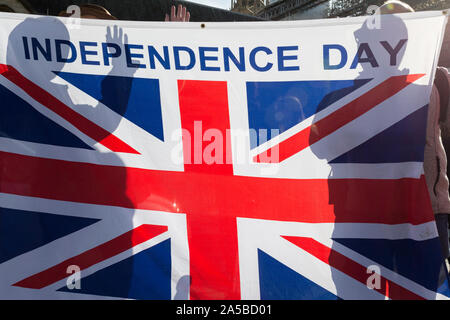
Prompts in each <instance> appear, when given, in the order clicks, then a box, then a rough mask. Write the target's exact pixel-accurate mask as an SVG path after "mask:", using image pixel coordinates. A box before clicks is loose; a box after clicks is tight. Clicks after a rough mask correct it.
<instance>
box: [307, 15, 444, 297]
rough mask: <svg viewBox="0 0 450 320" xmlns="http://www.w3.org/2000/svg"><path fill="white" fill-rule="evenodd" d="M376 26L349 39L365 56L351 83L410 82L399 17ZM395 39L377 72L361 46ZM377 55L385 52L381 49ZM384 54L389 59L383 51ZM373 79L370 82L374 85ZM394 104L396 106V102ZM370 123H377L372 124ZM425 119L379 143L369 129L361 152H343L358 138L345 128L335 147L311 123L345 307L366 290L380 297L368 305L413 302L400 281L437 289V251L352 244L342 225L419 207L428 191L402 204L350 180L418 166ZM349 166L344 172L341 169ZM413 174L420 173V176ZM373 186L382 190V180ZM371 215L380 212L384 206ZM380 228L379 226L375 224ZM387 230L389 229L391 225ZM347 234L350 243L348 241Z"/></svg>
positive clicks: (367, 182)
mask: <svg viewBox="0 0 450 320" xmlns="http://www.w3.org/2000/svg"><path fill="white" fill-rule="evenodd" d="M376 18H377V19H379V20H378V23H379V24H378V25H377V26H376V27H373V25H372V23H373V22H374V20H373V19H374V17H369V18H368V19H367V20H366V21H365V23H364V24H363V25H362V26H361V28H360V29H358V30H357V31H356V32H355V33H354V36H355V41H356V43H357V44H358V47H359V48H361V47H362V46H365V48H366V50H363V51H364V52H363V51H361V52H360V53H361V54H360V55H359V59H358V60H359V62H358V64H357V66H360V67H361V68H362V70H361V71H360V73H359V75H358V77H357V78H356V79H355V81H358V80H363V81H369V83H370V81H377V80H376V79H383V74H385V75H386V76H385V77H384V79H387V78H389V77H391V76H396V75H407V74H409V70H408V69H402V70H400V69H399V65H400V63H401V61H402V59H403V56H404V53H405V50H406V47H407V45H408V44H407V39H408V30H407V28H406V25H405V23H404V22H403V20H402V19H401V18H400V17H398V16H394V15H378V16H377V17H376ZM393 34H394V35H395V40H390V41H388V42H389V44H390V46H391V49H394V47H395V45H396V44H397V43H400V41H402V39H406V41H405V42H404V45H403V47H402V48H401V49H400V51H398V53H397V54H396V55H395V57H396V59H394V60H391V61H389V60H390V59H388V60H387V61H388V62H390V64H389V65H380V63H381V61H377V60H376V55H375V54H374V56H373V57H372V56H371V54H372V53H373V52H372V51H368V50H369V48H370V47H369V48H368V47H367V45H366V44H370V45H373V46H375V45H378V46H380V45H381V42H380V41H386V40H387V39H392V35H393ZM388 35H389V36H388ZM381 49H382V50H383V48H381ZM372 50H373V48H372ZM381 52H383V51H381ZM384 53H385V54H388V53H387V50H386V51H384ZM374 58H375V59H374ZM374 78H376V79H375V80H373V79H374ZM371 79H372V80H371ZM405 81H406V80H405ZM411 86H413V87H414V86H416V87H417V86H419V85H418V84H415V83H412V84H409V85H408V88H411ZM405 87H406V86H405ZM416 92H423V90H422V89H421V88H418V90H417V91H416ZM391 99H392V98H391ZM393 99H395V97H394V98H393ZM391 101H392V100H391ZM398 101H399V102H401V100H398ZM399 107H400V105H399ZM420 107H422V106H420ZM356 108H364V105H362V104H360V105H358V106H357V107H356ZM376 108H377V106H376V107H375V109H376ZM369 112H370V111H369ZM373 119H374V121H375V117H374V118H373ZM426 119H427V106H423V107H422V108H419V109H418V110H417V111H415V112H413V114H411V115H410V116H407V117H406V118H405V119H403V120H401V121H406V122H404V123H403V124H402V126H401V127H398V128H397V129H395V126H393V127H392V129H390V128H388V129H386V130H385V131H386V132H388V131H390V134H391V133H392V135H390V136H389V138H386V137H387V136H383V132H384V131H382V132H381V133H379V134H378V133H377V132H376V131H374V130H376V129H374V128H373V127H371V126H368V127H366V128H365V130H366V132H371V131H373V135H370V137H372V138H369V140H367V141H360V142H358V143H359V145H358V146H356V147H350V146H346V145H347V144H349V143H351V141H355V137H357V136H355V135H358V134H359V135H360V134H362V133H363V132H361V131H357V130H354V129H352V128H351V126H347V127H345V126H344V127H341V128H340V129H339V131H340V132H339V133H338V134H339V141H336V140H333V139H327V136H328V133H324V130H327V129H329V128H325V127H321V126H320V124H319V125H318V124H317V122H316V121H317V120H314V121H313V125H312V126H311V127H312V129H311V133H310V137H309V140H310V146H311V147H310V148H311V150H312V152H313V153H314V154H315V156H317V157H318V158H319V159H326V160H327V162H328V164H329V166H330V174H329V178H328V192H329V204H331V205H333V207H334V215H335V224H334V229H333V233H332V239H333V245H332V247H331V251H330V255H329V257H328V263H329V265H330V266H331V276H332V279H333V282H334V285H335V287H336V293H337V296H338V297H339V298H344V299H345V298H349V297H350V298H351V299H359V298H358V297H361V298H362V297H366V296H367V294H370V292H366V290H369V291H374V290H376V291H378V292H379V293H381V295H372V297H373V299H384V295H386V296H388V297H390V298H392V299H399V298H400V299H408V298H411V297H414V296H413V295H411V296H409V294H410V293H405V291H404V289H402V288H401V287H398V286H397V285H396V283H397V284H398V283H399V282H400V283H401V282H402V281H400V280H399V279H400V277H399V275H398V274H400V275H401V276H403V277H406V278H409V279H412V280H413V281H416V282H419V283H420V284H421V285H423V286H425V287H427V289H430V290H434V291H436V289H437V286H438V275H439V268H440V265H441V264H440V262H439V261H438V260H436V259H434V258H433V257H436V258H437V259H438V257H439V256H440V252H439V247H438V246H437V245H436V243H435V242H433V243H431V244H430V243H429V241H422V242H420V241H414V240H409V239H406V238H405V239H399V240H387V239H388V238H389V237H393V238H396V237H397V235H396V234H394V232H391V233H389V234H383V235H382V234H380V238H379V239H371V238H367V239H365V235H363V234H362V235H361V237H360V238H361V239H355V237H354V234H353V235H350V234H349V233H350V232H351V231H352V230H353V231H354V230H355V229H356V228H358V226H357V225H354V226H353V227H351V225H348V224H346V223H352V222H355V220H356V221H360V222H364V220H365V219H366V216H372V217H376V216H377V214H378V213H377V212H375V209H374V208H373V205H371V204H375V203H376V204H382V203H396V202H400V201H401V202H403V203H411V204H412V206H413V203H414V202H415V201H417V200H416V199H423V196H422V195H423V192H425V190H426V189H421V188H419V189H420V190H415V191H413V190H410V191H409V193H408V194H402V195H401V197H400V198H393V197H392V194H391V193H390V192H391V191H390V190H380V188H379V187H376V186H375V184H376V183H377V180H372V179H357V178H356V179H352V178H348V177H352V176H356V177H358V175H359V173H358V171H357V170H359V169H358V168H359V164H366V163H367V164H375V163H377V162H379V163H390V162H410V161H423V152H424V149H423V147H424V145H425V130H426ZM399 128H400V129H399ZM392 130H393V131H392ZM322 139H323V140H322ZM346 148H347V149H346ZM347 163H348V165H345V164H347ZM351 164H354V166H353V167H350V165H351ZM365 170H367V169H365ZM416 170H420V168H419V169H416ZM366 174H367V172H366ZM420 175H421V172H419V171H418V172H417V176H420ZM346 177H347V178H346ZM379 181H381V182H382V180H379ZM397 181H400V180H397ZM382 183H383V182H382ZM396 186H398V184H396ZM417 205H418V206H419V207H420V206H422V207H423V205H426V204H423V203H418V204H417ZM377 207H379V208H381V207H382V206H377ZM393 207H396V206H393ZM403 207H404V206H403ZM381 210H383V209H381ZM417 212H418V210H417V209H416V210H414V208H412V209H410V210H409V211H408V212H396V211H393V212H387V211H386V212H381V211H380V212H379V216H380V217H381V216H384V217H395V216H398V215H400V214H402V215H403V216H404V217H408V219H409V220H408V221H413V216H412V215H414V214H415V213H417ZM419 214H420V213H419ZM369 220H370V219H369ZM380 220H382V219H381V218H380ZM386 223H387V224H389V222H386ZM367 226H371V227H374V228H379V227H380V224H368V225H367ZM352 233H353V232H352ZM347 234H348V236H346V235H347ZM434 240H435V239H433V240H430V241H434ZM424 245H428V247H427V249H426V250H425V249H424V247H423V246H424ZM349 248H350V249H351V250H353V252H355V251H356V252H357V253H358V254H360V255H362V256H365V257H369V259H371V260H372V261H373V262H374V265H375V267H376V268H375V269H374V270H378V268H379V267H382V268H381V270H382V271H381V277H378V278H375V277H377V275H375V277H371V276H373V275H374V273H373V271H371V270H372V269H370V268H366V267H363V266H362V265H358V264H357V263H355V262H354V261H352V260H351V259H349V258H348V257H347V256H345V255H344V254H343V252H345V250H348V249H349ZM344 249H345V250H344ZM433 250H434V251H433ZM430 257H431V258H430ZM433 259H434V260H433ZM435 260H436V261H435ZM383 268H386V269H389V270H392V271H393V272H394V273H395V274H394V275H393V276H392V275H390V276H389V277H387V276H386V274H385V273H384V271H383V270H386V269H383ZM397 273H398V274H397ZM348 277H350V278H352V277H353V278H356V279H357V280H358V281H360V282H364V281H366V283H365V284H366V286H367V288H365V287H364V286H351V285H350V284H351V282H349V278H348ZM386 278H390V279H392V280H393V281H387V280H386ZM420 278H422V279H420ZM398 281H399V282H398ZM377 286H378V287H377ZM358 290H362V292H360V294H359V293H358ZM406 291H407V290H406Z"/></svg>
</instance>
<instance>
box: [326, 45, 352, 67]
mask: <svg viewBox="0 0 450 320" xmlns="http://www.w3.org/2000/svg"><path fill="white" fill-rule="evenodd" d="M331 49H333V50H338V51H339V52H340V54H341V61H340V62H339V63H338V64H333V65H331V64H330V50H331ZM347 57H348V56H347V50H345V48H344V47H343V46H341V45H339V44H324V45H323V68H324V69H325V70H337V69H341V68H343V67H344V66H345V64H346V63H347Z"/></svg>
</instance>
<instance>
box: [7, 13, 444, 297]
mask: <svg viewBox="0 0 450 320" xmlns="http://www.w3.org/2000/svg"><path fill="white" fill-rule="evenodd" d="M445 24H446V16H445V15H443V14H442V13H441V12H428V13H414V14H402V15H386V16H373V17H368V18H367V17H361V18H349V19H339V20H334V19H332V20H314V21H295V22H260V23H254V22H253V23H211V24H206V25H204V24H203V25H201V24H200V23H195V22H192V23H162V22H161V23H156V22H145V23H143V22H126V21H114V22H111V21H97V20H82V21H80V20H74V19H70V18H54V17H43V16H27V15H19V14H6V13H5V14H1V15H0V38H1V39H2V41H1V42H0V298H2V299H116V298H118V299H121V298H131V299H447V298H448V297H449V294H450V291H449V289H448V279H447V278H446V273H445V265H444V264H443V258H442V256H441V250H440V247H439V245H440V244H439V240H438V237H437V230H436V226H435V221H434V216H433V212H432V211H431V205H430V201H429V197H428V194H427V188H426V185H425V179H424V176H423V153H424V145H425V130H426V121H427V110H428V105H429V104H430V95H431V92H432V91H431V90H432V83H433V78H434V70H435V68H436V61H437V59H436V57H438V54H439V49H440V45H441V40H442V39H441V38H442V30H443V28H444V27H445ZM423 30H427V32H423Z"/></svg>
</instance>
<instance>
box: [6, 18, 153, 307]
mask: <svg viewBox="0 0 450 320" xmlns="http://www.w3.org/2000/svg"><path fill="white" fill-rule="evenodd" d="M23 37H26V38H27V39H28V46H29V47H28V49H29V51H28V53H29V56H28V57H26V54H25V52H24V40H23V39H24V38H23ZM31 38H35V39H36V40H33V41H38V42H39V46H40V48H38V46H37V45H36V43H35V44H34V47H31V41H32V40H31ZM46 39H49V40H46ZM55 39H58V40H61V41H65V42H66V43H67V42H68V41H69V40H70V36H69V32H68V30H67V28H66V25H64V24H63V23H62V22H61V21H60V20H59V19H57V18H54V17H38V18H26V19H25V20H24V21H23V22H22V23H20V24H19V25H17V26H16V27H15V28H14V30H13V31H12V32H11V33H10V35H9V38H8V49H7V57H6V64H7V65H8V66H11V67H13V68H15V69H16V70H17V71H18V72H19V73H20V74H22V75H23V76H24V77H25V78H28V79H30V80H31V81H32V82H33V83H35V84H36V85H38V86H39V87H41V88H42V89H43V90H45V92H47V93H48V94H49V95H52V96H54V97H55V98H56V99H58V100H59V101H60V102H62V103H64V104H65V105H66V106H67V107H68V108H70V109H73V110H76V111H77V112H80V113H81V114H82V115H83V116H84V117H86V118H87V119H102V120H103V122H102V123H106V124H107V126H106V131H102V132H104V134H103V135H97V136H96V137H95V138H96V139H95V141H93V140H92V139H91V138H87V137H86V136H85V135H84V134H79V133H77V130H72V131H70V132H69V131H67V130H66V129H64V128H63V126H66V125H67V122H66V121H62V123H65V125H60V124H59V123H61V122H60V121H58V123H56V122H55V121H53V120H51V119H54V117H55V114H54V113H53V112H51V111H49V110H48V109H47V108H49V109H51V107H52V106H51V105H49V104H52V101H54V100H52V99H50V100H47V101H44V102H42V103H41V104H42V105H43V106H44V108H43V109H41V108H36V109H34V108H33V107H32V106H31V105H28V104H27V103H25V102H21V98H19V97H16V98H15V100H14V104H8V103H3V105H2V107H1V112H0V136H2V137H6V138H11V139H15V140H14V141H15V144H16V147H17V148H18V149H19V150H20V149H21V148H22V149H23V150H26V149H27V148H28V147H27V145H26V144H25V143H24V144H21V143H20V141H27V142H30V141H31V142H37V143H43V144H45V145H55V146H59V147H62V149H55V150H60V151H59V153H64V147H70V149H69V150H70V152H74V149H73V148H79V149H80V152H82V153H85V152H88V153H91V156H90V158H92V159H95V158H97V157H98V156H99V155H100V153H97V152H98V151H95V149H96V147H95V144H96V143H98V142H102V141H104V140H105V139H107V138H108V136H109V135H110V134H113V133H114V131H115V130H116V128H117V127H118V125H119V123H120V121H121V119H122V118H121V117H120V116H123V114H125V112H126V110H127V106H128V99H129V96H130V92H131V87H132V81H133V78H132V77H133V74H134V72H135V71H136V70H135V69H133V68H127V67H126V66H124V63H125V62H122V61H119V60H118V59H117V60H115V59H112V69H111V71H110V73H109V75H107V76H105V77H104V79H103V81H102V83H101V87H102V89H101V93H102V98H101V99H100V100H99V102H100V103H99V104H98V105H88V104H86V105H80V104H77V102H78V101H79V100H75V99H74V100H73V99H72V96H71V94H70V93H69V90H68V89H69V87H68V86H67V85H65V84H62V83H61V79H60V78H59V77H58V76H57V74H58V73H59V72H61V71H62V70H63V68H64V65H65V64H64V63H61V62H57V61H56V59H55V56H52V57H51V61H47V58H46V54H48V49H49V48H51V50H52V52H51V55H54V54H55V51H54V48H53V45H54V43H52V41H54V40H55ZM46 41H50V42H46ZM106 42H113V43H116V44H117V45H119V46H123V45H124V43H126V42H127V36H126V35H125V34H123V32H122V30H121V29H120V28H118V27H117V26H115V27H113V28H111V27H107V32H106ZM48 44H49V46H48V47H47V45H48ZM33 50H34V51H33ZM68 54H69V52H68V50H62V53H61V55H62V56H61V57H60V58H62V59H60V60H64V59H67V58H68V57H69V56H68ZM47 57H48V56H47ZM35 58H37V60H35ZM3 61H4V60H3ZM19 85H20V84H19ZM0 89H1V90H0V91H1V92H0V96H3V97H2V99H3V102H5V94H6V95H8V96H9V95H10V93H8V92H7V89H5V88H3V87H0ZM44 96H45V95H44ZM47 97H48V96H47ZM17 101H19V102H17ZM101 104H104V105H106V106H111V104H115V108H114V112H115V113H118V115H114V112H102V108H101V107H100V105H101ZM56 118H58V116H56ZM90 121H92V122H94V123H95V120H90ZM68 126H69V127H70V124H68ZM80 130H81V131H82V132H83V130H86V128H85V127H81V128H80ZM36 150H37V151H38V152H39V150H45V148H44V149H41V148H40V147H39V146H38V145H36ZM89 150H92V151H89ZM102 154H103V157H104V156H105V153H104V152H103V153H102ZM37 157H38V158H39V153H38V155H37ZM86 159H88V158H86ZM103 159H105V158H103ZM107 159H108V163H109V164H110V165H111V164H112V167H111V166H106V167H109V168H111V172H112V171H114V174H113V175H112V176H111V177H110V176H104V175H101V176H97V171H96V169H95V168H93V167H90V168H89V169H87V167H84V168H85V169H86V170H84V171H83V172H84V174H82V176H79V175H77V173H76V172H78V171H75V172H73V173H72V172H67V171H66V172H64V174H63V177H60V176H57V175H56V174H54V173H53V174H52V173H49V175H48V176H47V178H46V180H47V182H46V183H48V182H52V181H53V182H54V183H56V184H59V185H61V186H64V189H65V192H64V194H65V195H67V196H68V197H69V199H65V198H64V197H63V198H60V199H58V196H56V198H55V199H57V200H67V201H72V200H71V199H78V198H79V197H78V195H79V194H83V195H86V194H91V195H92V196H90V199H95V201H98V202H99V203H102V202H106V203H104V204H106V205H107V204H108V203H111V204H113V205H114V203H118V202H119V203H120V207H123V208H128V209H123V210H122V211H123V212H119V213H120V214H117V212H112V213H111V214H117V216H115V217H114V218H113V221H114V223H115V224H116V225H117V226H118V225H120V227H119V229H120V230H123V232H122V235H121V236H122V241H124V242H127V243H129V245H126V247H127V248H129V249H127V250H128V253H130V255H131V248H132V247H133V246H134V244H133V242H132V232H129V231H130V230H133V216H134V210H132V208H133V207H134V204H133V203H132V202H131V200H130V199H129V198H128V196H127V170H126V168H125V164H124V162H123V161H122V159H121V158H120V156H118V155H117V154H116V153H114V152H108V154H107ZM67 160H69V161H70V160H71V159H67ZM74 160H75V159H74ZM75 161H76V160H75ZM99 161H100V163H101V162H102V160H99ZM88 162H89V161H88ZM33 163H34V164H35V167H33V168H22V169H19V168H12V167H3V170H2V172H1V174H2V176H1V177H0V178H1V180H2V186H6V185H7V184H8V181H14V177H13V176H14V170H23V171H24V172H27V173H29V175H28V176H27V177H22V181H21V182H22V183H23V185H22V190H25V194H26V195H30V196H38V197H39V195H40V192H41V190H40V185H41V184H42V183H44V181H42V180H40V179H42V174H41V173H42V171H43V170H44V172H47V171H48V168H42V167H40V163H41V162H40V161H33ZM79 164H80V163H79ZM80 165H82V164H80ZM55 172H57V170H56V171H55ZM9 176H11V177H9ZM61 179H66V180H61ZM101 179H104V180H103V181H101ZM108 184H109V185H108ZM81 186H82V187H83V190H80V189H78V188H79V187H81ZM106 187H107V189H108V190H109V189H111V188H112V189H111V190H114V194H115V196H116V198H114V199H108V195H107V194H105V192H107V191H106V189H105V188H106ZM99 189H103V190H101V191H99ZM44 197H48V198H50V199H52V196H51V195H44ZM82 198H83V197H81V199H82ZM110 200H111V202H109V201H110ZM74 201H75V202H78V201H77V200H74ZM80 202H83V200H81V201H80ZM86 202H87V203H89V200H87V201H86ZM0 212H2V211H0ZM53 214H54V215H53ZM52 215H53V217H55V218H56V219H58V217H61V218H62V217H64V213H61V215H62V216H59V215H58V212H52ZM1 217H3V219H2V221H0V229H1V232H0V234H2V235H3V236H6V234H11V233H14V234H16V235H21V234H22V233H23V232H27V234H22V236H23V238H25V239H32V240H33V241H34V242H35V243H36V244H40V245H43V244H45V242H46V241H47V239H48V238H49V233H51V232H53V230H51V229H49V228H48V227H46V226H47V225H48V224H47V222H46V221H47V220H46V219H48V217H49V216H48V215H47V216H44V215H41V214H40V215H30V216H29V217H28V218H27V220H26V221H27V224H28V225H30V226H31V227H30V228H29V229H27V228H23V226H22V225H20V224H18V223H17V221H15V220H14V217H13V218H12V219H10V220H8V221H5V219H4V215H0V218H1ZM96 223H101V222H96ZM94 224H95V223H94ZM89 225H90V224H89ZM54 228H60V227H58V226H55V227H54ZM6 229H8V230H6ZM80 230H82V229H80ZM80 230H76V231H75V233H74V234H76V232H77V231H80ZM102 232H103V231H102ZM106 232H107V231H106ZM92 236H93V237H95V234H92ZM108 236H109V237H110V240H111V239H113V238H115V237H117V236H119V235H118V234H115V233H114V232H112V233H111V234H108ZM57 239H58V238H56V239H55V240H56V241H58V240H57ZM61 239H62V238H61ZM30 241H31V240H30ZM0 242H1V243H2V244H0V246H1V247H2V248H1V251H0V252H1V253H2V255H8V253H7V250H8V249H7V248H4V246H5V245H7V244H8V242H6V243H5V242H4V241H0ZM93 243H95V242H93ZM73 247H75V248H76V247H77V243H73ZM87 249H88V248H86V250H87ZM5 250H6V251H5ZM70 251H72V250H70ZM5 252H6V253H5ZM26 252H27V251H26ZM73 252H76V250H75V251H73ZM23 253H25V252H23ZM80 253H82V252H79V253H78V254H80ZM47 255H48V256H43V257H42V259H46V260H49V261H55V262H56V261H58V259H56V260H55V259H54V257H57V256H65V253H64V252H59V251H58V252H48V253H47ZM52 257H53V258H52ZM10 258H12V257H11V256H10ZM69 258H71V257H69ZM105 258H106V257H105ZM36 264H39V263H38V262H36ZM105 270H106V269H105ZM120 270H121V274H116V275H115V277H116V278H115V279H116V280H115V281H112V279H110V274H109V276H108V275H106V276H102V275H101V271H102V270H100V272H99V274H97V273H94V274H91V275H86V276H84V275H83V273H84V270H81V274H82V275H83V276H84V277H83V278H82V279H81V289H80V290H78V289H76V288H75V289H72V290H70V289H69V288H65V287H63V288H61V289H60V290H59V291H65V292H72V293H86V294H92V295H106V296H117V297H126V298H128V297H129V298H145V297H148V296H151V294H152V293H149V295H147V296H146V295H144V296H140V295H139V294H141V293H134V292H133V290H132V289H133V286H134V285H136V283H135V281H136V280H133V277H132V275H133V271H134V266H133V263H132V262H130V263H127V264H123V265H122V267H121V269H120ZM39 271H41V270H36V272H39ZM68 276H69V274H68ZM92 279H95V282H96V283H97V284H96V285H91V283H92V281H91V280H92Z"/></svg>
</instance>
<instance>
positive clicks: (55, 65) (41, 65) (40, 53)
mask: <svg viewBox="0 0 450 320" xmlns="http://www.w3.org/2000/svg"><path fill="white" fill-rule="evenodd" d="M55 39H58V40H62V41H67V40H69V39H70V37H69V32H68V31H67V28H66V26H65V25H64V23H62V22H61V21H60V20H59V19H57V18H55V17H38V18H26V19H25V20H24V21H23V22H21V23H20V24H19V25H17V27H15V28H14V30H13V31H12V32H11V33H10V35H9V38H8V48H7V53H6V63H7V64H8V65H11V66H13V67H15V68H16V69H19V70H21V72H22V73H23V72H25V73H27V71H32V72H33V74H38V75H39V76H41V77H45V78H47V79H48V80H49V79H52V78H53V77H54V74H53V72H52V71H60V70H61V69H62V68H63V66H64V63H62V62H57V60H56V58H55V55H56V52H55V49H54V46H55V43H54V41H55ZM68 54H69V52H68V50H62V51H61V56H62V58H66V57H67V55H68Z"/></svg>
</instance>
